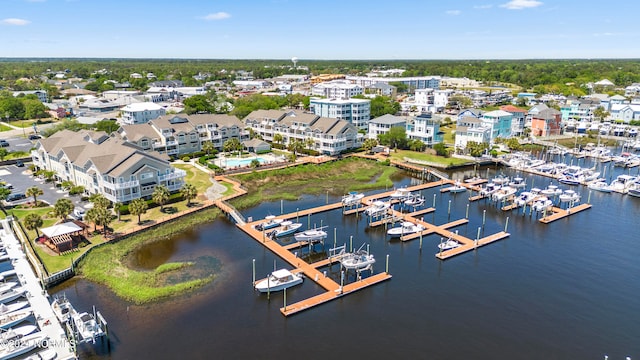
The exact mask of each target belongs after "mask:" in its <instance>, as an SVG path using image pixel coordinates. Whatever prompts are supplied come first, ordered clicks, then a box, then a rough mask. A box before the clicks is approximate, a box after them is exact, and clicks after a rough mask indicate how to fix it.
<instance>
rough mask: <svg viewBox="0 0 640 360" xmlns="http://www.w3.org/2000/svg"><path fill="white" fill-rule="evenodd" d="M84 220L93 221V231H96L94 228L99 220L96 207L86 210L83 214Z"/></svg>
mask: <svg viewBox="0 0 640 360" xmlns="http://www.w3.org/2000/svg"><path fill="white" fill-rule="evenodd" d="M84 221H86V222H90V223H93V232H96V230H97V229H98V223H99V222H100V219H99V217H98V208H96V207H92V208H91V209H89V210H87V213H86V214H84Z"/></svg>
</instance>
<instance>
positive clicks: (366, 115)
mask: <svg viewBox="0 0 640 360" xmlns="http://www.w3.org/2000/svg"><path fill="white" fill-rule="evenodd" d="M309 107H310V109H311V112H313V113H314V114H316V115H318V116H322V117H327V118H332V119H339V120H345V121H347V122H349V123H351V124H353V126H355V127H356V128H358V129H362V130H367V128H368V125H369V119H370V117H371V100H368V99H319V98H311V100H310V103H309Z"/></svg>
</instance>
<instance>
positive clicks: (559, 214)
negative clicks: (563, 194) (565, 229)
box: [539, 204, 591, 224]
mask: <svg viewBox="0 0 640 360" xmlns="http://www.w3.org/2000/svg"><path fill="white" fill-rule="evenodd" d="M587 209H591V204H580V205H577V206H574V207H572V208H569V209H566V210H565V209H561V208H558V207H555V206H554V207H553V208H552V209H551V211H553V214H551V215H547V216H545V217H543V218H541V219H540V220H539V221H540V222H541V223H543V224H548V223H551V222H554V221H556V220H559V219H562V218H565V217H567V216H570V215H573V214H575V213H579V212H580V211H584V210H587Z"/></svg>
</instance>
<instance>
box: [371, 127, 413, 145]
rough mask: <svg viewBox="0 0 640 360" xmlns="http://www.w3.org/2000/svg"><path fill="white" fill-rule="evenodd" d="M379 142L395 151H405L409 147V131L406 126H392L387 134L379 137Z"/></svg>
mask: <svg viewBox="0 0 640 360" xmlns="http://www.w3.org/2000/svg"><path fill="white" fill-rule="evenodd" d="M378 141H379V142H380V144H382V145H386V146H389V147H391V148H394V149H398V148H399V149H404V148H406V147H407V131H406V129H405V128H404V126H392V127H391V129H389V132H387V133H386V134H380V135H378Z"/></svg>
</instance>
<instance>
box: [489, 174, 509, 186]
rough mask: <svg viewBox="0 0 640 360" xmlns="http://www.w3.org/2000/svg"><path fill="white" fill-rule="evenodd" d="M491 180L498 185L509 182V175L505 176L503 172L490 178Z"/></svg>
mask: <svg viewBox="0 0 640 360" xmlns="http://www.w3.org/2000/svg"><path fill="white" fill-rule="evenodd" d="M491 182H492V183H494V184H498V185H505V184H508V183H509V177H508V176H505V175H504V174H500V175H498V176H496V177H494V178H493V179H491Z"/></svg>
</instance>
